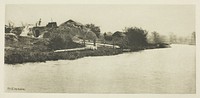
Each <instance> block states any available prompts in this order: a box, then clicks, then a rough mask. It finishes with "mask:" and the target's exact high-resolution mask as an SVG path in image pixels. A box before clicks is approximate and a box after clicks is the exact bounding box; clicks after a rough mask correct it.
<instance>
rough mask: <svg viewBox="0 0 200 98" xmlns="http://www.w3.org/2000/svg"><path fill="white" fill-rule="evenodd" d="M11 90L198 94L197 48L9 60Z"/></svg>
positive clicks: (7, 76) (8, 87) (8, 88)
mask: <svg viewBox="0 0 200 98" xmlns="http://www.w3.org/2000/svg"><path fill="white" fill-rule="evenodd" d="M4 68H5V91H6V92H28V93H45V92H47V93H133V94H134V93H158V94H161V93H165V94H170V93H176V94H179V93H183V94H186V93H195V91H196V85H195V84H196V82H195V81H196V67H195V46H192V45H172V48H163V49H151V50H145V51H140V52H132V53H124V54H120V55H114V56H98V57H85V58H81V59H77V60H59V61H47V62H46V63H26V64H17V65H7V64H5V66H4Z"/></svg>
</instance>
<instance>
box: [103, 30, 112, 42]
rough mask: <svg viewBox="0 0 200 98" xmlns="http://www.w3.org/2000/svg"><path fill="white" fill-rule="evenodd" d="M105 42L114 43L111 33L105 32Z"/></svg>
mask: <svg viewBox="0 0 200 98" xmlns="http://www.w3.org/2000/svg"><path fill="white" fill-rule="evenodd" d="M103 36H104V39H105V41H112V33H111V32H105V33H104V34H103Z"/></svg>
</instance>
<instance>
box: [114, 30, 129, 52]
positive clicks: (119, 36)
mask: <svg viewBox="0 0 200 98" xmlns="http://www.w3.org/2000/svg"><path fill="white" fill-rule="evenodd" d="M124 38H125V34H124V33H123V32H120V31H116V32H115V33H114V34H113V35H112V41H113V48H114V45H115V44H117V45H119V46H120V47H122V48H124V47H125V46H126V45H125V42H126V41H125V39H124Z"/></svg>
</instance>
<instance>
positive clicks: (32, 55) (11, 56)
mask: <svg viewBox="0 0 200 98" xmlns="http://www.w3.org/2000/svg"><path fill="white" fill-rule="evenodd" d="M121 53H123V51H122V49H115V50H114V51H113V49H112V48H106V47H100V48H98V49H97V50H81V51H70V52H53V51H49V52H39V51H35V52H30V51H16V50H5V63H6V64H17V63H25V62H45V61H49V60H63V59H67V60H74V59H78V58H83V57H87V56H107V55H117V54H121Z"/></svg>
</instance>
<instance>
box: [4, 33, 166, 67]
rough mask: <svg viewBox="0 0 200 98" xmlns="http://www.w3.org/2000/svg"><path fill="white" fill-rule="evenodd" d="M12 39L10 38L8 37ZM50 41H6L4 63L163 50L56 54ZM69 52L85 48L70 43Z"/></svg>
mask: <svg viewBox="0 0 200 98" xmlns="http://www.w3.org/2000/svg"><path fill="white" fill-rule="evenodd" d="M8 38H10V37H8ZM48 45H49V40H48V39H38V38H30V37H18V38H17V39H16V41H12V40H10V39H6V43H5V55H4V62H5V63H6V64H19V63H26V62H45V61H50V60H75V59H78V58H83V57H87V56H108V55H117V54H121V53H123V52H136V51H141V50H145V49H155V48H162V47H160V46H157V45H155V44H148V45H146V46H143V47H139V46H137V47H136V46H135V47H129V48H127V49H122V48H115V49H113V47H110V46H112V45H110V46H109V47H108V46H105V45H103V46H100V45H99V46H98V49H95V50H92V49H82V50H75V51H63V52H62V51H61V52H55V50H52V49H51V48H49V47H48ZM70 45H71V46H70V47H69V50H70V49H71V50H72V49H75V48H83V46H81V44H78V43H75V42H72V43H70Z"/></svg>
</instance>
